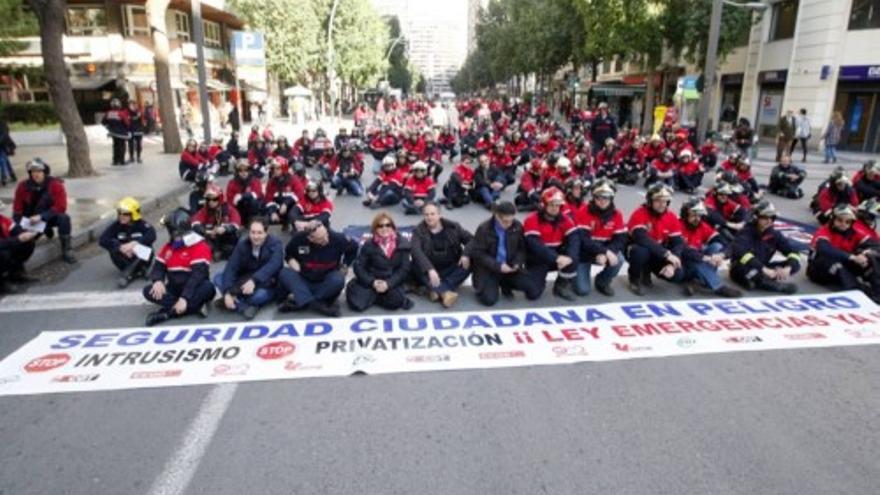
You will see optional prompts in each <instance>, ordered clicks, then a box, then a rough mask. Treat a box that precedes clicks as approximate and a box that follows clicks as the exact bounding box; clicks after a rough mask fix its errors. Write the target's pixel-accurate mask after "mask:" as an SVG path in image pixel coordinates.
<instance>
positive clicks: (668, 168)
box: [645, 149, 677, 188]
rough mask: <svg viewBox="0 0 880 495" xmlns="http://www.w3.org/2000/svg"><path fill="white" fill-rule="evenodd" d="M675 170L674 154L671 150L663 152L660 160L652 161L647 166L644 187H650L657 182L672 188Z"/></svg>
mask: <svg viewBox="0 0 880 495" xmlns="http://www.w3.org/2000/svg"><path fill="white" fill-rule="evenodd" d="M676 168H677V164H676V163H675V152H674V151H672V150H671V149H665V150H663V153H662V154H661V155H660V158H658V159H654V161H652V162H651V164H650V165H648V168H646V169H645V187H650V186H651V185H653V184H654V183H655V182H659V183H660V184H663V185H665V186H668V187H669V188H672V186H673V183H674V178H675V171H676Z"/></svg>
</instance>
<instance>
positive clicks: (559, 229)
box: [523, 211, 577, 248]
mask: <svg viewBox="0 0 880 495" xmlns="http://www.w3.org/2000/svg"><path fill="white" fill-rule="evenodd" d="M523 231H524V233H525V236H526V237H530V236H533V237H537V238H539V239H540V240H541V242H542V243H543V244H544V245H545V246H548V247H552V248H558V247H559V246H561V245H562V243H563V242H565V238H566V237H567V236H569V235H571V234H574V233H576V232H577V227H576V226H575V224H574V222H573V221H572V220H571V218H569V217H567V216H564V215H561V218H560V219H559V220H558V221H556V222H548V221H547V220H545V219H544V217H543V214H542V213H541V212H540V211H535V212H532V213H531V214H530V215H529V216H527V217H526V219H525V220H524V221H523Z"/></svg>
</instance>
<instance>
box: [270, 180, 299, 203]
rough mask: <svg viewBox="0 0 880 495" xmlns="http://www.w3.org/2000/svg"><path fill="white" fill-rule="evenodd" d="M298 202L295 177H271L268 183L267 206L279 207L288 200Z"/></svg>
mask: <svg viewBox="0 0 880 495" xmlns="http://www.w3.org/2000/svg"><path fill="white" fill-rule="evenodd" d="M291 199H292V200H293V201H298V200H299V197H298V196H297V194H296V192H295V191H294V183H293V177H291V176H290V175H281V176H278V177H269V179H268V180H267V181H266V204H267V205H278V204H280V203H281V202H283V201H286V200H291Z"/></svg>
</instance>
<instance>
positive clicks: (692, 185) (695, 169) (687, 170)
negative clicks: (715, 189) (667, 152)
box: [675, 148, 705, 194]
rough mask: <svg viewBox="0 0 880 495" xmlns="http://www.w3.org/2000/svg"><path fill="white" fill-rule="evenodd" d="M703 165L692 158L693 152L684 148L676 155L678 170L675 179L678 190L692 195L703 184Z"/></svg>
mask: <svg viewBox="0 0 880 495" xmlns="http://www.w3.org/2000/svg"><path fill="white" fill-rule="evenodd" d="M704 171H705V169H704V168H703V164H702V163H700V161H699V160H697V158H696V157H695V156H694V153H693V151H691V150H690V149H689V148H685V149H683V150H682V151H681V153H679V155H678V170H676V173H675V179H676V182H677V184H678V188H679V189H681V190H682V191H683V192H684V193H685V194H693V193H694V191H696V190H697V188H698V187H700V185H701V184H702V183H703V172H704Z"/></svg>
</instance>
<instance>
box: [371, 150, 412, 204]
mask: <svg viewBox="0 0 880 495" xmlns="http://www.w3.org/2000/svg"><path fill="white" fill-rule="evenodd" d="M404 179H405V176H404V173H403V171H402V170H401V169H400V168H398V166H397V163H396V161H395V157H394V156H393V155H387V156H386V157H385V158H384V159H383V160H382V171H381V172H379V174H378V175H377V176H376V179H375V180H374V181H373V183H372V184H370V187H368V188H367V197H366V198H365V199H364V201H363V204H364V206H367V207H369V208H379V207H381V206H391V205H395V204H397V203H399V202H400V199H401V196H402V195H403V181H404Z"/></svg>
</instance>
